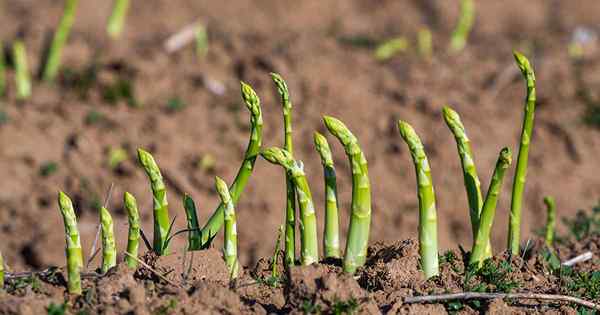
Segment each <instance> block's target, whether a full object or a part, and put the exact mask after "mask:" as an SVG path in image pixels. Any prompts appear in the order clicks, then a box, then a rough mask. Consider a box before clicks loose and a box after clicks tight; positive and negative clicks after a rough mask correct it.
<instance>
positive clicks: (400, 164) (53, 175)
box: [0, 0, 600, 270]
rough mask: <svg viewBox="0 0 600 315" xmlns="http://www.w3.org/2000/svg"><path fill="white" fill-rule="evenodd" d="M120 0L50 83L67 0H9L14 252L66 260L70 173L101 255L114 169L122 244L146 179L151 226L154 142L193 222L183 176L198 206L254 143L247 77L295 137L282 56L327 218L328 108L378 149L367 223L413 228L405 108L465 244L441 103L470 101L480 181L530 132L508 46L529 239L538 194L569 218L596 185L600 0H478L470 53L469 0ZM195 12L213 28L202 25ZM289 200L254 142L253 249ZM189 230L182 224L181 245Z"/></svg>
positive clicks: (8, 178)
mask: <svg viewBox="0 0 600 315" xmlns="http://www.w3.org/2000/svg"><path fill="white" fill-rule="evenodd" d="M111 2H112V1H80V3H79V5H78V7H77V10H76V14H75V20H74V24H73V28H72V31H71V34H70V35H69V38H68V40H67V42H66V45H65V48H64V50H63V56H62V65H61V68H60V71H59V75H58V79H57V80H56V82H55V83H54V84H47V83H44V82H41V81H39V80H37V79H36V76H35V74H36V73H37V72H39V69H40V67H41V66H42V62H41V60H42V58H43V51H44V43H45V42H46V40H47V38H48V36H51V35H52V31H53V30H54V29H55V28H56V26H57V25H58V23H59V20H60V18H61V15H62V12H63V7H64V2H63V1H58V0H36V1H34V0H21V1H11V0H4V1H2V2H0V25H1V27H0V40H1V41H2V43H3V45H4V47H5V52H7V53H8V54H7V55H8V57H7V72H6V82H7V87H6V95H5V96H2V97H1V98H0V174H1V176H0V250H2V253H3V254H4V256H5V261H6V263H7V265H8V266H9V267H10V268H12V269H14V270H22V269H32V268H33V269H36V268H44V267H46V266H48V265H64V230H63V223H62V219H61V216H60V214H59V211H58V207H57V202H56V195H57V192H58V191H59V190H64V191H65V192H66V193H67V194H69V195H70V196H71V197H72V198H73V200H74V202H75V207H76V209H77V214H78V216H79V220H80V230H81V232H82V238H83V239H82V241H83V247H84V252H85V253H86V254H87V253H88V252H89V248H90V246H91V243H92V241H93V239H94V234H95V230H96V224H97V222H98V209H99V206H101V205H102V204H103V203H104V199H105V198H106V195H107V191H108V189H109V187H110V185H111V183H114V189H113V192H112V194H111V195H110V198H109V200H108V203H107V204H108V209H109V210H110V211H111V212H112V213H113V215H114V217H115V221H116V223H115V227H116V229H117V231H118V235H117V237H118V239H117V245H118V247H119V249H120V250H122V249H124V248H125V244H126V230H127V219H126V214H125V212H124V209H123V204H122V196H123V192H124V191H129V192H131V193H133V194H134V195H135V196H136V197H137V199H138V202H139V205H140V207H141V209H140V210H141V212H142V218H143V222H144V224H143V227H144V230H145V232H146V234H151V231H152V221H151V220H152V211H151V209H152V194H151V191H150V187H149V183H148V181H147V178H146V175H145V174H144V172H143V170H142V169H141V168H140V167H139V166H138V164H137V160H136V155H135V150H136V149H137V148H138V147H141V148H145V149H147V150H149V151H150V152H152V153H153V155H154V157H155V158H156V160H157V162H158V164H159V165H160V167H161V169H162V171H163V175H164V176H165V178H166V181H167V189H168V199H169V203H170V211H171V214H172V216H174V215H177V219H176V222H175V226H176V229H181V228H184V227H185V225H186V223H185V214H184V211H183V207H182V203H181V199H182V196H183V194H184V193H189V194H190V195H191V196H192V197H193V198H194V199H195V200H196V203H197V206H198V210H199V216H200V220H201V224H203V223H204V222H205V220H206V219H207V218H208V217H209V215H210V214H211V213H212V211H213V210H214V209H215V208H216V206H217V205H218V196H217V195H216V194H215V191H214V189H213V183H214V180H213V178H214V176H215V175H218V176H220V177H222V178H224V179H225V180H226V181H228V182H231V181H232V180H233V177H234V176H235V174H236V172H237V169H238V167H239V165H240V163H241V160H242V157H243V152H244V149H245V146H246V142H247V138H248V131H249V114H248V112H247V110H246V108H245V107H244V105H243V103H242V102H241V98H240V92H239V81H240V80H243V81H245V82H248V83H249V84H251V85H252V86H253V87H254V88H255V90H256V91H257V93H258V94H259V96H260V98H261V100H262V110H263V116H264V120H265V122H264V145H265V146H281V145H282V143H283V130H282V122H283V119H282V110H281V106H280V104H279V99H278V97H277V96H276V94H275V90H274V87H273V84H272V82H271V80H270V77H269V75H268V74H269V72H278V73H280V74H281V75H282V76H283V77H284V78H285V79H286V81H287V83H288V86H289V89H290V93H291V99H292V102H293V105H294V109H293V123H294V125H293V128H294V141H295V147H296V149H295V150H296V152H295V155H296V158H298V159H300V160H302V161H303V162H304V164H305V171H306V173H307V175H308V179H309V181H310V184H311V189H312V191H313V194H314V198H315V204H316V206H317V216H318V220H319V224H320V225H319V231H320V232H321V231H322V223H323V212H322V211H323V204H324V199H323V189H324V188H323V178H322V168H321V164H320V161H319V157H318V155H317V154H316V152H315V150H314V147H313V140H312V134H313V132H314V131H315V130H317V131H320V132H322V133H325V131H326V130H325V128H324V126H323V124H322V122H321V116H322V115H323V114H328V115H333V116H336V117H338V118H340V119H341V120H343V121H344V122H345V123H346V124H347V126H348V127H349V128H350V129H351V130H352V131H353V132H354V133H355V135H356V136H357V137H358V139H359V142H360V144H361V146H362V148H363V150H364V152H365V155H366V158H367V160H368V163H369V168H370V177H371V184H372V191H373V222H372V232H371V241H372V242H374V241H386V240H387V241H390V240H396V239H403V238H408V237H416V236H417V224H418V201H417V195H416V185H415V174H414V168H413V165H412V161H411V159H410V155H409V152H408V150H407V148H406V146H405V144H404V143H403V141H402V139H401V138H400V136H399V133H398V131H397V129H396V123H397V121H398V119H403V120H406V121H408V122H409V123H411V124H412V125H413V126H414V128H415V129H416V131H417V132H418V133H419V135H420V136H421V138H422V140H423V142H424V144H425V149H426V151H427V154H428V156H429V159H430V164H431V168H432V175H433V180H434V186H435V189H436V193H437V205H438V223H439V241H440V246H441V249H445V248H455V247H456V246H458V245H459V244H462V245H463V246H464V247H469V246H470V244H471V230H470V226H469V216H468V207H467V201H466V195H465V191H464V186H463V177H462V172H461V169H460V163H459V159H458V154H457V150H456V146H455V142H454V139H453V137H452V135H451V133H450V132H449V130H448V128H447V127H446V125H445V124H444V122H443V119H442V117H441V108H442V106H444V105H447V104H449V105H451V106H452V107H453V108H454V109H456V110H457V111H458V112H459V113H460V114H461V116H462V120H463V122H464V124H465V126H466V128H467V132H468V134H469V136H470V138H471V141H472V146H473V151H474V155H475V162H476V165H477V167H478V172H479V176H480V179H481V181H482V188H483V189H484V192H485V190H486V189H487V185H488V183H489V179H490V176H491V173H492V170H493V166H494V164H495V161H496V158H497V154H498V152H499V150H500V148H501V147H503V146H509V147H510V148H511V149H513V151H514V152H515V154H516V152H517V150H518V138H519V134H520V131H521V124H522V115H523V101H524V97H525V84H524V82H523V79H522V78H521V75H520V73H519V71H518V68H517V67H516V65H515V63H514V60H513V56H512V50H513V49H516V50H519V51H521V52H523V53H524V54H525V55H527V56H528V57H529V58H530V60H531V61H532V63H533V65H534V68H535V70H536V77H537V84H538V89H537V91H538V103H537V104H538V107H537V112H536V115H537V116H536V126H535V130H534V137H533V140H532V144H531V153H530V157H529V172H528V177H527V186H526V190H525V203H524V210H523V222H522V223H523V229H522V237H523V242H525V241H526V240H527V239H529V238H531V237H533V236H534V231H535V230H536V229H539V228H541V227H542V226H543V224H544V221H545V208H544V206H543V203H542V198H543V196H545V195H553V196H554V197H555V198H556V200H557V206H558V215H559V216H561V217H562V216H567V215H573V214H574V213H575V212H576V211H577V209H590V208H591V207H592V206H594V205H595V204H596V203H597V201H598V200H599V198H600V176H599V174H600V172H599V170H600V164H599V163H598V156H600V105H599V104H600V95H599V91H600V58H599V57H600V56H599V51H598V44H599V43H598V40H597V37H598V32H599V31H600V2H598V1H595V0H587V1H584V0H578V1H559V0H549V1H548V0H529V1H518V0H505V1H491V0H489V1H488V0H485V1H484V0H479V1H476V3H475V20H474V24H473V27H472V30H471V32H470V35H469V37H468V41H467V43H466V46H465V47H464V49H462V50H459V51H455V52H451V51H449V45H450V37H451V34H452V32H453V31H454V30H455V28H456V26H457V23H458V21H459V19H460V18H459V17H460V12H461V8H460V2H459V1H441V0H439V1H433V0H414V1H397V0H396V1H392V0H381V1H377V2H373V1H366V0H353V1H317V0H315V1H312V0H310V1H274V0H273V1H267V0H257V1H227V2H223V1H192V0H169V1H166V0H146V1H135V0H134V1H131V7H130V10H129V12H128V14H127V17H126V21H125V25H124V28H123V32H122V34H121V36H120V37H119V38H111V37H110V36H109V35H108V34H107V31H106V23H107V19H108V17H109V15H110V13H111V10H112V3H111ZM199 26H201V28H199ZM190 28H191V29H192V30H195V31H196V32H192V34H193V35H194V36H192V37H189V36H188V37H187V39H188V40H183V42H178V43H177V45H175V47H173V46H169V47H166V46H165V43H166V42H167V41H168V40H169V39H170V38H171V39H172V38H173V36H180V37H179V38H181V37H182V36H183V38H184V39H186V36H187V35H185V33H186V32H187V33H188V35H189V32H190V31H189V30H190ZM198 30H205V31H206V33H205V34H206V35H207V37H205V39H198V38H197V37H196V35H198V34H199V33H198ZM182 33H183V34H184V35H185V36H184V35H182ZM200 34H202V33H200ZM428 36H430V38H429V39H428ZM15 40H23V42H24V44H25V48H26V54H27V58H26V60H27V63H28V66H29V69H28V71H29V72H30V73H31V74H32V78H33V79H32V80H33V81H32V84H33V86H32V93H31V96H30V97H29V98H26V99H24V100H17V92H16V86H15V71H14V69H13V68H14V67H13V66H12V63H13V61H12V60H11V59H12V58H10V52H11V47H12V45H13V43H14V41H15ZM176 41H177V40H176ZM429 44H430V45H431V49H429ZM328 138H329V140H330V143H331V145H332V149H333V151H334V159H335V163H336V167H337V170H338V189H339V198H340V208H341V226H342V227H343V232H344V234H343V235H345V231H346V227H347V223H348V217H349V206H350V199H351V185H350V176H351V174H350V168H349V164H348V161H347V159H346V157H345V155H344V152H343V148H342V147H341V146H340V145H339V143H338V142H337V140H335V138H333V137H330V136H328ZM513 170H514V165H513V167H512V168H511V171H510V173H509V174H508V176H507V180H506V181H505V183H504V186H503V188H504V190H503V192H502V194H501V199H500V203H499V206H498V211H497V216H496V220H495V222H494V223H495V224H494V229H493V244H494V246H495V250H496V251H499V250H503V249H504V248H505V246H506V245H505V244H506V232H507V224H508V212H509V208H510V204H509V202H510V190H511V185H512V171H513ZM284 207H285V178H284V174H283V171H282V169H281V168H280V167H276V166H273V165H271V164H269V163H267V162H266V161H264V160H262V159H259V160H258V161H257V163H256V168H255V171H254V173H253V175H252V177H251V179H250V182H249V184H248V186H247V188H246V190H245V192H244V193H243V195H242V197H241V199H240V202H239V204H238V206H237V215H238V230H239V246H240V252H241V259H242V262H243V264H245V265H248V264H253V263H254V262H256V260H257V259H258V258H260V257H262V256H267V255H270V254H271V253H272V250H273V247H274V244H275V240H276V238H277V229H278V226H279V225H280V224H282V223H283V220H284ZM561 228H563V227H562V226H561V225H560V224H559V231H561ZM221 238H222V236H221V233H219V235H218V237H217V239H216V242H215V243H214V246H216V247H217V248H219V247H220V246H221V243H220V240H221ZM185 240H186V237H185V236H181V237H178V238H177V239H176V244H175V246H176V247H177V248H181V247H182V246H184V244H185Z"/></svg>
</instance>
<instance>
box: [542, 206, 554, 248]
mask: <svg viewBox="0 0 600 315" xmlns="http://www.w3.org/2000/svg"><path fill="white" fill-rule="evenodd" d="M544 203H545V204H546V209H547V210H548V217H547V220H546V245H547V246H548V247H552V245H553V244H554V227H555V226H556V203H555V202H554V198H552V196H546V197H544Z"/></svg>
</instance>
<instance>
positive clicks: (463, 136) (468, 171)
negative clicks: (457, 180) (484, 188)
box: [442, 106, 492, 258]
mask: <svg viewBox="0 0 600 315" xmlns="http://www.w3.org/2000/svg"><path fill="white" fill-rule="evenodd" d="M442 114H443V116H444V121H445V122H446V125H448V128H450V131H451V132H452V134H453V135H454V139H455V140H456V147H457V148H458V156H459V157H460V163H461V166H462V170H463V177H464V182H465V188H466V192H467V200H468V202H469V216H470V218H471V231H472V233H473V242H475V239H476V238H477V230H478V229H479V216H480V214H481V208H482V207H483V197H482V195H481V183H480V181H479V176H477V168H476V167H475V158H474V157H473V153H472V151H471V141H470V140H469V137H467V133H466V131H465V126H464V125H463V124H462V121H461V120H460V116H459V115H458V113H457V112H455V111H454V110H453V109H452V108H450V107H448V106H444V108H443V109H442ZM491 255H492V246H491V244H488V247H487V249H486V258H489V257H491Z"/></svg>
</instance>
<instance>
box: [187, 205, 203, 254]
mask: <svg viewBox="0 0 600 315" xmlns="http://www.w3.org/2000/svg"><path fill="white" fill-rule="evenodd" d="M183 208H184V209H185V216H186V217H187V228H188V230H189V231H188V250H190V251H192V250H200V249H201V248H202V233H201V231H200V224H199V221H198V214H197V211H196V204H195V203H194V199H192V197H190V196H189V195H188V194H185V195H184V196H183Z"/></svg>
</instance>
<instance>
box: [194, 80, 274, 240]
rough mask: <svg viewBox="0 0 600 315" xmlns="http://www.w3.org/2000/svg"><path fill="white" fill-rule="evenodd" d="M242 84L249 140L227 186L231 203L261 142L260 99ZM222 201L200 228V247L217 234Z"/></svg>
mask: <svg viewBox="0 0 600 315" xmlns="http://www.w3.org/2000/svg"><path fill="white" fill-rule="evenodd" d="M241 86H242V97H243V99H244V103H245V104H246V107H247V108H248V109H249V110H250V114H251V116H250V125H251V130H250V141H249V142H248V147H247V148H246V153H244V161H243V162H242V166H241V167H240V169H239V170H238V173H237V175H236V177H235V179H234V180H233V184H232V185H231V186H230V187H229V191H230V193H231V199H232V200H233V204H234V205H235V204H236V203H237V201H238V199H239V198H240V195H241V194H242V192H243V191H244V188H245V187H246V184H247V183H248V179H249V178H250V175H251V174H252V171H253V170H254V163H255V162H256V157H257V155H258V153H259V151H260V146H261V142H262V126H263V120H262V114H261V110H260V100H259V98H258V95H256V92H254V90H253V89H252V87H251V86H250V85H248V84H246V83H244V82H241ZM223 210H224V205H223V203H220V204H219V207H218V208H217V209H216V210H215V211H214V212H213V214H212V215H211V217H210V218H209V219H208V222H207V223H206V224H205V225H204V227H203V228H202V247H206V246H207V245H208V244H209V243H210V240H211V239H213V237H214V236H215V235H216V234H217V232H218V231H219V229H220V228H221V225H222V224H223Z"/></svg>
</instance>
